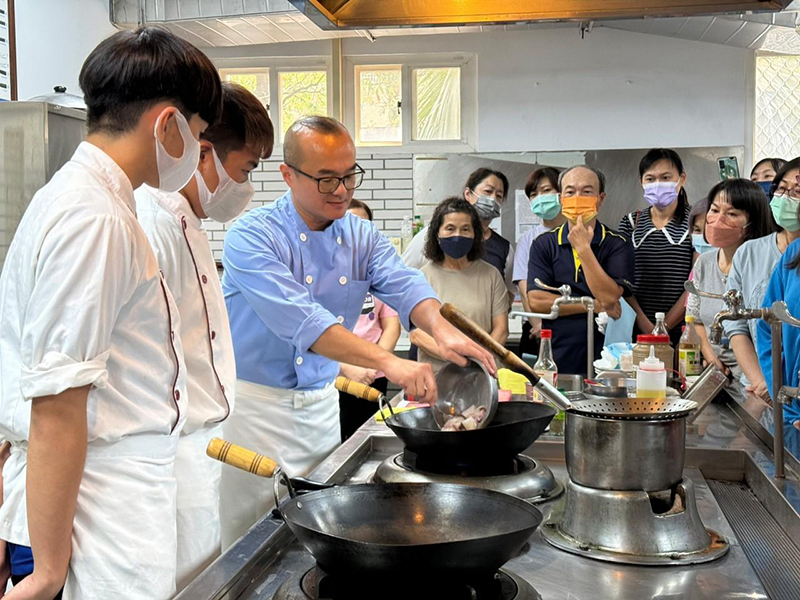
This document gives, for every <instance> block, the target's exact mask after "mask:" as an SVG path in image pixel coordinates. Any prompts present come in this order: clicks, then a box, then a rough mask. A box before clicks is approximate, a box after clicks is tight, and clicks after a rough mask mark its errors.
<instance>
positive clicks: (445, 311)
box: [439, 302, 539, 385]
mask: <svg viewBox="0 0 800 600" xmlns="http://www.w3.org/2000/svg"><path fill="white" fill-rule="evenodd" d="M439 312H440V313H441V315H442V316H443V317H444V318H445V320H446V321H447V322H449V323H450V324H451V325H453V326H454V327H455V328H456V329H458V330H459V331H460V332H461V333H463V334H464V335H466V336H467V337H469V338H470V339H472V340H473V341H474V342H475V343H477V344H480V345H481V346H483V347H484V348H486V349H487V350H489V351H490V352H492V353H493V354H494V355H495V356H497V358H499V359H500V360H501V361H502V362H503V364H505V366H506V367H508V368H509V369H510V370H511V371H514V372H515V373H519V374H520V375H524V376H525V377H527V378H528V379H529V380H530V382H531V383H532V384H534V385H536V383H537V382H538V381H539V376H538V375H537V374H536V372H535V371H534V370H533V369H532V368H531V367H530V366H529V365H528V363H526V362H525V361H524V360H522V359H521V358H520V357H519V356H517V355H516V354H514V353H513V352H511V350H509V349H507V348H506V347H505V346H503V345H502V344H500V343H498V342H497V340H495V339H494V338H493V337H492V336H490V335H489V334H488V333H487V332H486V331H484V330H483V329H481V326H480V325H478V324H477V323H476V322H475V321H473V320H472V319H470V318H469V317H468V316H467V315H465V314H464V313H463V312H461V311H460V310H459V309H458V308H456V307H455V306H454V305H452V304H450V303H449V302H445V303H444V304H442V308H441V309H439Z"/></svg>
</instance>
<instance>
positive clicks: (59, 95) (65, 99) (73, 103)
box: [28, 85, 86, 110]
mask: <svg viewBox="0 0 800 600" xmlns="http://www.w3.org/2000/svg"><path fill="white" fill-rule="evenodd" d="M28 102H49V103H50V104H58V105H59V106H64V107H67V108H79V109H81V110H86V104H85V103H84V101H83V97H82V96H76V95H75V94H68V93H67V88H65V87H64V86H63V85H57V86H55V87H54V88H53V93H52V94H42V95H41V96H34V97H33V98H28Z"/></svg>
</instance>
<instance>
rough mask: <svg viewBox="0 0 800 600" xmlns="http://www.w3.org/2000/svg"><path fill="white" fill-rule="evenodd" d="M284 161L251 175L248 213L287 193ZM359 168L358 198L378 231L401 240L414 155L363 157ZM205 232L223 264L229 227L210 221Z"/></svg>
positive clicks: (409, 211) (277, 158)
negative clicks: (282, 168)
mask: <svg viewBox="0 0 800 600" xmlns="http://www.w3.org/2000/svg"><path fill="white" fill-rule="evenodd" d="M282 161H283V157H282V156H278V155H274V156H272V157H270V159H269V160H264V161H261V164H260V165H259V167H258V169H256V170H255V171H253V172H252V173H251V174H250V180H251V181H252V183H253V188H254V189H255V195H254V196H253V201H252V202H250V205H249V206H248V207H247V210H252V209H253V208H258V207H259V206H268V205H270V204H272V203H273V202H274V201H275V200H276V199H278V198H280V197H281V196H282V195H283V193H284V192H285V191H286V184H285V183H284V182H283V177H282V176H281V174H280V171H279V170H278V166H279V165H280V164H281V162H282ZM358 164H359V165H361V167H362V168H363V169H364V170H365V171H366V173H364V182H363V183H362V184H361V187H359V188H358V189H357V190H356V193H355V195H354V197H355V198H357V199H359V200H362V201H364V202H365V203H366V204H368V205H369V207H370V208H371V209H372V211H373V213H374V216H375V225H377V226H378V229H380V230H381V231H382V232H383V233H384V234H385V235H386V236H388V237H399V236H400V225H401V223H402V222H403V217H404V216H406V215H408V216H409V217H411V216H413V214H412V212H413V210H414V199H413V188H414V179H413V169H412V164H413V155H412V154H375V155H373V154H360V155H359V158H358ZM205 228H206V232H207V234H208V240H209V243H210V244H211V250H212V252H213V253H214V258H215V259H216V260H222V245H223V241H224V239H225V232H226V231H227V229H228V225H223V224H222V223H217V222H216V221H211V220H207V221H206V222H205Z"/></svg>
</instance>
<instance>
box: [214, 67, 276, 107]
mask: <svg viewBox="0 0 800 600" xmlns="http://www.w3.org/2000/svg"><path fill="white" fill-rule="evenodd" d="M219 75H220V78H221V79H222V80H223V81H230V82H232V83H238V84H239V85H241V86H242V87H243V88H245V89H247V90H248V91H250V92H252V93H253V95H255V97H256V98H258V99H259V100H260V101H261V102H262V103H263V104H264V106H267V107H268V106H269V69H220V70H219Z"/></svg>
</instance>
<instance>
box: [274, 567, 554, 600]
mask: <svg viewBox="0 0 800 600" xmlns="http://www.w3.org/2000/svg"><path fill="white" fill-rule="evenodd" d="M409 597H413V598H414V599H415V600H442V599H444V598H446V599H447V600H461V599H462V598H463V599H464V600H542V597H541V596H540V595H539V593H538V592H537V591H536V590H535V589H533V587H532V586H531V585H530V584H529V583H527V582H526V581H525V580H524V579H522V578H520V577H519V576H518V575H516V574H514V573H512V572H510V571H505V570H503V569H501V570H500V571H498V572H497V573H493V574H489V575H486V576H484V577H482V578H480V577H479V578H477V581H472V582H469V583H460V582H448V581H445V582H442V584H441V585H436V584H435V583H434V582H431V581H429V580H426V581H424V582H411V583H410V584H409V583H407V582H406V583H404V582H403V578H402V577H398V578H392V579H389V578H387V577H382V578H380V579H376V580H374V581H370V580H369V579H368V578H366V577H365V576H364V575H363V574H361V573H359V574H358V576H357V577H335V576H333V575H329V574H328V573H326V572H325V571H324V570H323V569H322V568H321V567H319V566H315V567H312V568H311V569H309V570H308V571H306V573H305V574H304V575H303V576H302V577H301V578H300V579H299V580H298V578H297V577H294V578H292V579H290V580H288V581H287V582H286V583H284V584H283V585H282V586H281V587H280V588H279V589H278V591H277V593H276V594H275V600H342V599H346V600H374V599H375V598H381V600H407V599H408V598H409Z"/></svg>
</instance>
